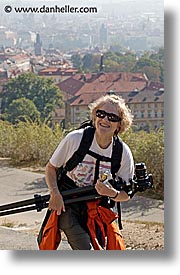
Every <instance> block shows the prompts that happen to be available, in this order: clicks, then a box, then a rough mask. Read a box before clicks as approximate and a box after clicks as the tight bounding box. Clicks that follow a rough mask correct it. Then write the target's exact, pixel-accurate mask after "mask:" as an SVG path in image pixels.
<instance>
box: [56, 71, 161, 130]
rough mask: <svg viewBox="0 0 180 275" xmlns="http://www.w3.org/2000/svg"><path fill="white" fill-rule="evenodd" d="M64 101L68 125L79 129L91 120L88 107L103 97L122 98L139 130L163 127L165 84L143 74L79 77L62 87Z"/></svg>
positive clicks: (68, 80) (62, 83)
mask: <svg viewBox="0 0 180 275" xmlns="http://www.w3.org/2000/svg"><path fill="white" fill-rule="evenodd" d="M58 86H59V88H60V90H61V91H62V92H63V94H64V98H66V100H65V125H66V126H67V125H68V123H70V124H71V125H73V126H78V125H79V124H80V123H82V122H83V121H84V120H86V119H88V118H89V108H88V106H89V104H90V103H92V102H93V101H95V100H96V99H97V98H99V97H100V96H102V95H105V94H107V93H115V94H117V95H120V96H122V98H124V100H125V102H126V103H127V104H128V106H129V107H130V109H131V111H132V113H133V115H134V127H135V128H136V129H148V128H151V129H156V128H159V127H161V126H163V125H164V85H163V83H160V82H152V81H149V80H148V79H147V77H146V75H144V74H142V73H97V74H86V75H85V74H76V75H75V76H73V77H70V78H68V79H66V80H65V81H62V82H61V83H60V84H59V85H58Z"/></svg>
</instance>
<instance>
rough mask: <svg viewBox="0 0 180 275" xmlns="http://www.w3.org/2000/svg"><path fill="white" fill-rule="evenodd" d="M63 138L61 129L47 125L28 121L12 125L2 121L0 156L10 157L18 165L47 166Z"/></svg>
mask: <svg viewBox="0 0 180 275" xmlns="http://www.w3.org/2000/svg"><path fill="white" fill-rule="evenodd" d="M62 137H63V133H62V131H61V129H60V128H59V127H55V128H54V129H52V128H50V127H49V126H48V125H47V124H45V123H42V124H39V123H33V122H28V121H27V122H19V123H18V124H16V125H11V124H10V123H8V122H4V121H0V138H1V139H0V156H1V157H10V158H11V159H12V160H13V162H15V163H17V164H19V163H22V162H37V163H38V164H40V165H45V163H46V162H47V161H48V159H49V157H50V156H51V154H52V152H53V151H54V149H55V148H56V146H57V145H58V144H59V142H60V141H61V139H62Z"/></svg>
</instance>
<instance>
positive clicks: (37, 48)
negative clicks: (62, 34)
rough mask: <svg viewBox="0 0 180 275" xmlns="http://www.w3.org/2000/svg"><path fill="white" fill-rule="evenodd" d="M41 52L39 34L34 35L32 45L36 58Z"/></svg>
mask: <svg viewBox="0 0 180 275" xmlns="http://www.w3.org/2000/svg"><path fill="white" fill-rule="evenodd" d="M41 50H42V42H41V39H40V35H39V33H37V34H36V42H35V43H34V52H35V55H36V56H40V55H41Z"/></svg>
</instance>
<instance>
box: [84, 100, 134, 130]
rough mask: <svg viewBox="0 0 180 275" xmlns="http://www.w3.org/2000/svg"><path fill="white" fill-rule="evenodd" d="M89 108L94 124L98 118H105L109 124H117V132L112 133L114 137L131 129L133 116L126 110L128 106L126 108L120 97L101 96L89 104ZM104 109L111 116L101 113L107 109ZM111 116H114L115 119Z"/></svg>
mask: <svg viewBox="0 0 180 275" xmlns="http://www.w3.org/2000/svg"><path fill="white" fill-rule="evenodd" d="M107 105H108V106H109V107H108V106H107ZM89 108H90V113H91V119H92V121H93V123H94V124H95V121H96V117H98V118H103V117H104V118H105V117H107V118H108V120H109V121H111V122H119V123H118V126H119V127H118V129H117V130H118V131H116V132H115V133H114V134H115V135H117V134H118V133H123V132H125V131H126V130H128V129H129V128H130V127H131V124H132V121H133V115H132V114H131V110H130V109H129V108H128V106H126V104H125V101H124V99H123V98H122V97H120V96H117V95H106V96H103V97H101V98H99V99H98V100H96V101H95V102H93V103H92V104H90V105H89ZM105 108H108V110H109V112H110V113H111V116H110V114H109V115H107V114H106V112H102V111H107V109H105ZM111 110H112V112H111ZM113 115H115V117H114V116H113ZM116 116H117V117H118V118H117V117H116ZM116 119H117V120H116Z"/></svg>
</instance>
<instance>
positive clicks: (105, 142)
mask: <svg viewBox="0 0 180 275" xmlns="http://www.w3.org/2000/svg"><path fill="white" fill-rule="evenodd" d="M96 141H97V144H98V145H99V147H101V148H102V149H106V148H108V146H109V145H110V144H111V142H112V137H107V136H106V137H104V136H99V135H98V134H97V133H96Z"/></svg>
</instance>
